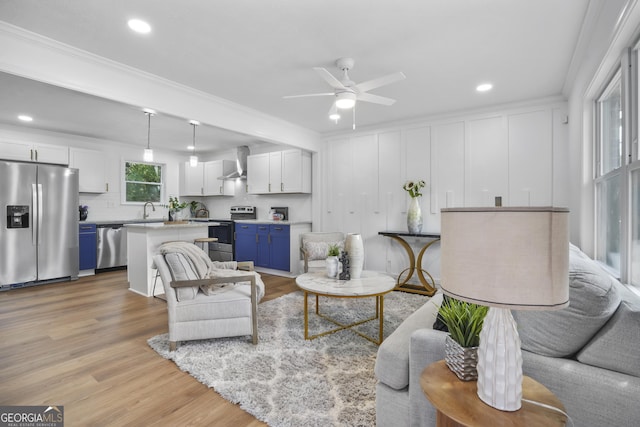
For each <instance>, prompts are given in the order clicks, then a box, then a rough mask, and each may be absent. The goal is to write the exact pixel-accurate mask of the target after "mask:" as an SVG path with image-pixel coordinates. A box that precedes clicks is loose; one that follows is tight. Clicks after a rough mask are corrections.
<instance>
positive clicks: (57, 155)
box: [0, 141, 69, 166]
mask: <svg viewBox="0 0 640 427" xmlns="http://www.w3.org/2000/svg"><path fill="white" fill-rule="evenodd" d="M0 157H1V158H3V159H7V160H20V161H23V162H39V163H53V164H59V165H65V166H66V165H68V164H69V148H68V147H63V146H57V145H45V144H29V143H25V142H6V141H0Z"/></svg>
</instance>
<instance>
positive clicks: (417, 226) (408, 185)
mask: <svg viewBox="0 0 640 427" xmlns="http://www.w3.org/2000/svg"><path fill="white" fill-rule="evenodd" d="M425 185H426V184H425V182H424V181H423V180H420V181H407V182H405V183H404V185H403V186H402V188H403V189H404V190H405V191H406V192H407V193H409V196H410V197H411V202H410V203H409V209H408V210H407V228H408V229H409V233H411V234H418V233H420V232H421V231H422V210H421V209H420V201H419V197H420V196H422V193H421V192H420V190H421V189H422V188H423V187H424V186H425Z"/></svg>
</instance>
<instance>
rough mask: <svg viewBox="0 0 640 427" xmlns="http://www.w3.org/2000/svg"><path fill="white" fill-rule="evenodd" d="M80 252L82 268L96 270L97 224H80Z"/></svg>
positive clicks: (80, 265)
mask: <svg viewBox="0 0 640 427" xmlns="http://www.w3.org/2000/svg"><path fill="white" fill-rule="evenodd" d="M78 228H79V231H80V234H79V244H80V247H79V252H80V262H79V269H80V270H95V268H96V265H97V264H96V225H95V224H80V225H79V227H78Z"/></svg>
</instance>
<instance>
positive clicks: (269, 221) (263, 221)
mask: <svg viewBox="0 0 640 427" xmlns="http://www.w3.org/2000/svg"><path fill="white" fill-rule="evenodd" d="M235 222H237V223H240V224H282V225H297V224H311V221H289V220H281V221H274V220H272V219H236V220H235Z"/></svg>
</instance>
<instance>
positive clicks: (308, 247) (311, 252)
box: [302, 240, 344, 261]
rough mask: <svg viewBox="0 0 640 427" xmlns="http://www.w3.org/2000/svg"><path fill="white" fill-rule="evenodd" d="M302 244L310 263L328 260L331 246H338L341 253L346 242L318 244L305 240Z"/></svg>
mask: <svg viewBox="0 0 640 427" xmlns="http://www.w3.org/2000/svg"><path fill="white" fill-rule="evenodd" d="M302 244H303V247H304V250H305V252H306V253H307V259H308V260H309V261H313V260H317V259H326V258H327V254H328V253H329V246H332V245H337V246H338V247H339V248H340V250H341V251H342V250H343V249H344V242H316V241H312V240H305V241H304V242H302Z"/></svg>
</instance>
